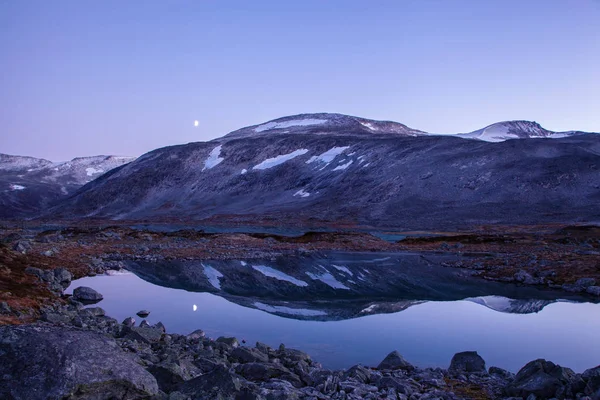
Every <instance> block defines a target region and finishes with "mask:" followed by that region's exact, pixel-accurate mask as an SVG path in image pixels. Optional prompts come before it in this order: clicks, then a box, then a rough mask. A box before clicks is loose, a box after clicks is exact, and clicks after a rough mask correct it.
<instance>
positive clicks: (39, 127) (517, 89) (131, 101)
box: [0, 0, 600, 161]
mask: <svg viewBox="0 0 600 400" xmlns="http://www.w3.org/2000/svg"><path fill="white" fill-rule="evenodd" d="M598 21H600V0H527V1H522V0H518V1H516V0H486V1H481V0H403V1H399V0H379V1H370V0H368V1H367V0H364V1H357V0H344V1H342V0H328V1H322V0H301V1H292V0H290V1H287V0H286V1H282V0H264V1H261V0H254V1H229V0H219V1H209V0H188V1H184V0H160V1H159V0H157V1H137V0H128V1H114V0H103V1H80V0H53V1H47V0H18V1H17V0H0V110H1V111H0V153H8V154H17V155H28V156H34V157H41V158H46V159H50V160H53V161H61V160H67V159H71V158H73V157H77V156H89V155H97V154H115V155H131V156H138V155H141V154H143V153H145V152H147V151H150V150H153V149H155V148H158V147H163V146H168V145H174V144H181V143H188V142H195V141H205V140H210V139H213V138H216V137H219V136H223V135H224V134H226V133H228V132H230V131H233V130H236V129H239V128H241V127H244V126H248V125H254V124H258V123H262V122H265V121H268V120H271V119H275V118H279V117H283V116H287V115H294V114H300V113H309V112H338V113H343V114H349V115H356V116H361V117H365V118H372V119H381V120H392V121H397V122H401V123H404V124H406V125H408V126H410V127H413V128H416V129H420V130H424V131H428V132H434V133H459V132H470V131H473V130H476V129H480V128H482V127H484V126H487V125H489V124H492V123H494V122H498V121H503V120H514V119H526V120H534V121H537V122H539V123H540V124H542V126H544V127H545V128H547V129H551V130H556V131H561V130H584V131H594V132H600V25H599V22H598ZM195 120H198V121H199V124H198V126H197V127H195V126H194V121H195Z"/></svg>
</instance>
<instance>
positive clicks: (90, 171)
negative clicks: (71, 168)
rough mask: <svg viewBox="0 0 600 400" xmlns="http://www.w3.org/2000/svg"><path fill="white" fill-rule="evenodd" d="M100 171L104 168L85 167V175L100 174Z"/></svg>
mask: <svg viewBox="0 0 600 400" xmlns="http://www.w3.org/2000/svg"><path fill="white" fill-rule="evenodd" d="M102 172H104V170H103V169H101V168H98V169H96V168H94V167H89V168H86V169H85V173H86V174H87V176H92V175H94V174H100V173H102Z"/></svg>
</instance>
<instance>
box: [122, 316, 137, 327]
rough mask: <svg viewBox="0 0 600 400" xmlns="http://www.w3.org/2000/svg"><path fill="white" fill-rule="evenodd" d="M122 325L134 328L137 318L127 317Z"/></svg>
mask: <svg viewBox="0 0 600 400" xmlns="http://www.w3.org/2000/svg"><path fill="white" fill-rule="evenodd" d="M121 323H122V324H123V325H125V326H126V327H128V328H132V327H133V326H135V318H132V317H127V318H125V319H124V320H123V322H121Z"/></svg>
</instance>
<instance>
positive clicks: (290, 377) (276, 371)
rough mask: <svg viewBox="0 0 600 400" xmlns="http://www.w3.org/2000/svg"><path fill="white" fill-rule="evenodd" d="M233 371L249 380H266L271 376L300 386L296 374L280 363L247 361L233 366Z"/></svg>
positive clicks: (300, 383)
mask: <svg viewBox="0 0 600 400" xmlns="http://www.w3.org/2000/svg"><path fill="white" fill-rule="evenodd" d="M235 372H236V373H237V374H239V375H241V376H243V377H244V378H246V379H248V380H250V381H257V382H266V381H268V380H269V379H272V378H279V379H283V380H286V381H288V382H290V383H291V384H292V385H294V386H295V387H302V386H304V384H303V383H302V382H301V381H300V378H299V377H298V375H296V374H294V373H292V372H291V371H290V370H288V369H287V368H285V367H284V366H282V365H279V364H274V363H247V364H240V365H238V366H237V367H235Z"/></svg>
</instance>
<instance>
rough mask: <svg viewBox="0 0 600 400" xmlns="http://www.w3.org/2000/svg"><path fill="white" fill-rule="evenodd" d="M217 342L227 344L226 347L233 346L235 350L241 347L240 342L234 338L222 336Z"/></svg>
mask: <svg viewBox="0 0 600 400" xmlns="http://www.w3.org/2000/svg"><path fill="white" fill-rule="evenodd" d="M216 341H217V343H225V344H226V345H228V346H231V347H233V348H236V347H238V346H239V345H240V342H238V340H237V339H236V338H234V337H225V336H221V337H220V338H218V339H217V340H216Z"/></svg>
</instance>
